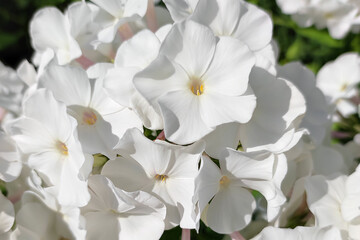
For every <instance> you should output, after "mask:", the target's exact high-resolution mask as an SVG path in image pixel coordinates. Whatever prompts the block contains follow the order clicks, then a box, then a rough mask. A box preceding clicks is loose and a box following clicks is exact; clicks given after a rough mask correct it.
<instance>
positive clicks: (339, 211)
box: [305, 172, 360, 239]
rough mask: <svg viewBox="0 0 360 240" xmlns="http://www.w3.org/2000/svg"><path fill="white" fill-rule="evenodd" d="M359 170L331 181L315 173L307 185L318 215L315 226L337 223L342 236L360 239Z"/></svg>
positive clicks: (309, 196) (334, 224) (311, 202)
mask: <svg viewBox="0 0 360 240" xmlns="http://www.w3.org/2000/svg"><path fill="white" fill-rule="evenodd" d="M359 176H360V175H359V172H355V173H353V174H352V175H350V176H349V177H347V176H344V175H342V176H339V177H336V178H334V179H332V180H329V179H326V178H325V177H324V176H320V175H318V176H313V177H311V178H309V179H308V180H307V182H306V184H305V189H306V194H307V202H308V205H309V208H310V210H311V212H312V213H313V214H314V216H315V226H317V227H327V226H334V227H336V228H338V229H339V230H340V231H341V232H342V237H343V239H360V237H359V231H360V223H359V220H358V219H359V216H360V204H359V199H360V191H359V186H358V182H359Z"/></svg>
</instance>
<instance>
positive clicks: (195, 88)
mask: <svg viewBox="0 0 360 240" xmlns="http://www.w3.org/2000/svg"><path fill="white" fill-rule="evenodd" d="M190 89H191V91H192V93H193V94H195V95H196V96H200V95H201V94H203V93H204V83H203V82H202V81H201V80H200V79H198V78H190Z"/></svg>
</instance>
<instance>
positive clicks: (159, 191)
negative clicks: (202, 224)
mask: <svg viewBox="0 0 360 240" xmlns="http://www.w3.org/2000/svg"><path fill="white" fill-rule="evenodd" d="M204 148H205V146H204V144H203V142H198V143H195V144H193V145H190V146H187V147H182V146H177V145H170V144H168V143H166V142H163V141H156V142H153V141H151V140H149V139H147V138H145V137H144V136H143V135H142V134H141V133H140V131H139V130H136V129H132V130H129V131H128V132H127V133H126V134H125V136H124V137H123V138H122V139H121V140H120V142H119V144H118V145H117V146H116V148H115V149H116V151H117V152H118V153H119V154H120V155H121V156H122V157H119V158H117V159H115V160H113V161H108V162H107V163H106V164H105V166H104V168H103V170H102V172H101V174H102V175H104V176H106V177H108V178H109V179H110V180H111V181H112V182H113V183H114V185H115V186H116V187H118V188H120V189H124V190H126V191H138V190H141V191H145V192H148V193H150V194H153V195H154V196H156V197H157V198H159V199H160V200H162V201H163V202H164V203H165V205H166V218H165V224H166V225H165V229H170V228H172V227H175V226H177V225H179V224H180V227H182V228H195V225H196V223H195V220H196V219H195V205H194V204H193V202H192V198H193V196H194V194H195V192H194V190H195V177H196V176H197V175H198V164H199V160H200V155H201V154H202V152H203V151H204Z"/></svg>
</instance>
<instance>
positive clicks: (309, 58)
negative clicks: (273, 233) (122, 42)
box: [0, 0, 360, 240]
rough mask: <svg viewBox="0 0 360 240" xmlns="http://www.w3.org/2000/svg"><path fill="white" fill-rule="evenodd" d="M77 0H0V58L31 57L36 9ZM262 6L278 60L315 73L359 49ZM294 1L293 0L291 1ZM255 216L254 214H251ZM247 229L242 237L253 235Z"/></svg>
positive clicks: (262, 1)
mask: <svg viewBox="0 0 360 240" xmlns="http://www.w3.org/2000/svg"><path fill="white" fill-rule="evenodd" d="M74 1H76V0H32V1H30V0H2V1H0V21H1V25H0V60H1V61H2V62H3V63H4V64H6V65H9V66H11V67H13V68H16V67H17V65H18V64H19V63H20V61H21V60H22V59H24V58H26V59H28V60H29V61H30V60H31V56H32V54H33V50H32V47H31V44H30V38H29V34H28V26H29V22H30V20H31V17H32V16H33V14H34V13H35V11H36V10H37V9H40V8H42V7H45V6H56V7H58V8H59V9H61V10H65V9H66V7H67V6H68V5H69V4H70V3H71V2H74ZM248 1H249V2H251V3H253V4H256V5H258V6H260V7H261V8H263V9H265V10H266V11H267V12H268V13H269V14H270V15H271V16H272V18H273V21H274V38H275V40H276V41H277V42H278V44H279V48H280V56H279V61H280V63H281V64H285V63H287V62H291V61H301V62H303V63H304V64H306V65H307V66H308V67H309V68H310V69H312V70H313V71H314V72H317V71H318V70H319V69H320V68H321V66H323V65H324V64H325V63H326V62H328V61H330V60H334V59H335V58H337V57H338V56H339V55H341V54H342V53H344V52H350V51H356V52H360V35H359V34H358V35H354V34H349V35H348V36H347V37H346V38H344V39H343V40H334V39H332V38H331V37H330V35H329V34H328V32H327V30H326V29H325V30H321V31H319V30H317V29H315V28H306V29H304V28H299V27H297V25H296V24H295V23H294V22H293V21H292V20H291V17H289V16H287V15H284V14H282V13H281V11H280V9H279V8H278V7H277V5H276V2H275V0H248ZM294 1H296V0H294ZM254 218H256V216H254ZM247 231H248V230H245V231H243V234H244V236H249V235H252V233H248V232H247ZM180 236H181V229H180V228H175V229H172V230H170V231H166V232H165V233H164V235H163V237H162V238H161V239H162V240H166V239H168V240H169V239H180ZM223 238H224V236H223V235H220V234H217V233H215V232H213V231H211V230H210V229H209V228H206V227H205V226H204V225H203V224H202V225H201V228H200V232H199V234H196V232H195V231H192V239H198V240H205V239H207V240H217V239H219V240H220V239H223Z"/></svg>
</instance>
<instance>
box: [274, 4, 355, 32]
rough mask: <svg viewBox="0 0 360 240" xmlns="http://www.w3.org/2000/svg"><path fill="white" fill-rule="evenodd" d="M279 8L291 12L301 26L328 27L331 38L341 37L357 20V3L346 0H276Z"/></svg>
mask: <svg viewBox="0 0 360 240" xmlns="http://www.w3.org/2000/svg"><path fill="white" fill-rule="evenodd" d="M277 3H278V5H279V7H280V8H281V10H282V11H283V12H284V13H286V14H291V15H292V18H293V19H294V20H295V21H296V22H297V23H298V24H299V25H300V26H301V27H309V26H311V25H315V26H316V28H318V29H323V28H326V27H327V28H328V30H329V33H330V35H331V36H332V37H333V38H336V39H341V38H344V37H345V36H346V34H347V33H348V32H350V31H351V29H352V28H353V26H354V25H356V24H357V22H358V16H357V15H358V13H359V5H358V3H357V4H356V3H354V1H348V0H344V1H343V0H317V1H313V0H299V1H291V0H277Z"/></svg>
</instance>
